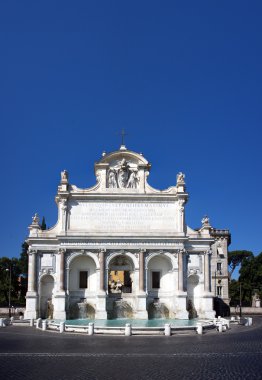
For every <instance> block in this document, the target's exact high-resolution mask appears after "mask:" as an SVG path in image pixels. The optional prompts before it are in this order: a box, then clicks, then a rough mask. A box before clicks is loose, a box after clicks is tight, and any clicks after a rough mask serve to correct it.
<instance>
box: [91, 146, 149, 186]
mask: <svg viewBox="0 0 262 380" xmlns="http://www.w3.org/2000/svg"><path fill="white" fill-rule="evenodd" d="M101 169H103V170H104V171H105V181H104V182H105V187H106V189H111V190H114V191H115V190H116V189H131V190H138V189H140V190H141V189H144V180H145V175H144V173H145V172H147V173H148V172H149V170H150V164H149V163H148V161H147V160H146V159H145V158H144V157H143V156H142V154H139V153H136V152H133V151H130V150H127V149H126V148H125V147H124V146H122V147H121V148H120V150H118V151H115V152H111V153H109V154H105V153H104V154H103V157H102V159H101V160H100V161H99V162H97V163H96V164H95V172H96V175H97V174H98V173H99V172H101Z"/></svg>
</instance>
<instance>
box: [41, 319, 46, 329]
mask: <svg viewBox="0 0 262 380" xmlns="http://www.w3.org/2000/svg"><path fill="white" fill-rule="evenodd" d="M42 330H43V331H45V330H46V319H45V320H43V322H42Z"/></svg>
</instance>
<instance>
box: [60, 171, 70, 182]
mask: <svg viewBox="0 0 262 380" xmlns="http://www.w3.org/2000/svg"><path fill="white" fill-rule="evenodd" d="M61 182H63V183H65V182H68V171H67V170H63V171H62V172H61Z"/></svg>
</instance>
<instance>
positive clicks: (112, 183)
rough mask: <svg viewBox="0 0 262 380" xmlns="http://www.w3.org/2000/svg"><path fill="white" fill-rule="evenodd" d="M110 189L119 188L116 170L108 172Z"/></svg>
mask: <svg viewBox="0 0 262 380" xmlns="http://www.w3.org/2000/svg"><path fill="white" fill-rule="evenodd" d="M108 187H111V188H115V187H117V178H116V172H115V170H114V169H110V170H109V172H108Z"/></svg>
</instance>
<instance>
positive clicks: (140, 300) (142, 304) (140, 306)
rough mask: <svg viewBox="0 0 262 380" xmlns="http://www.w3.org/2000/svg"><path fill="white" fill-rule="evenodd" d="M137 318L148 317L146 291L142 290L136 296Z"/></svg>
mask: <svg viewBox="0 0 262 380" xmlns="http://www.w3.org/2000/svg"><path fill="white" fill-rule="evenodd" d="M134 317H135V318H136V319H148V312H147V309H146V293H145V292H141V293H140V294H138V295H137V297H136V311H135V316H134Z"/></svg>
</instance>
